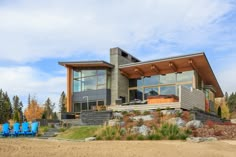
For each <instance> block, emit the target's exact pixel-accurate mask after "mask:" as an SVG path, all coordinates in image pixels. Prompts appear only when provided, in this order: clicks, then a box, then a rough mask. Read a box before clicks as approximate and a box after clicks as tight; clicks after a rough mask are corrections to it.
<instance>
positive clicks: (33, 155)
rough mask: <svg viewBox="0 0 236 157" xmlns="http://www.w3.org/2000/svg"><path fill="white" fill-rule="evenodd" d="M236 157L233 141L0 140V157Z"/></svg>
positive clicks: (235, 143)
mask: <svg viewBox="0 0 236 157" xmlns="http://www.w3.org/2000/svg"><path fill="white" fill-rule="evenodd" d="M13 156H14V157H15V156H17V157H50V156H57V157H80V156H81V157H88V156H89V157H90V156H96V157H106V156H107V157H126V156H129V157H144V156H147V157H158V156H160V157H174V156H179V157H236V141H216V142H203V143H191V142H184V141H93V142H76V141H64V140H63V141H62V140H42V139H32V138H31V139H27V138H17V139H16V138H7V139H3V138H1V139H0V157H13Z"/></svg>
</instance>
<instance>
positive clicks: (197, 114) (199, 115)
mask: <svg viewBox="0 0 236 157" xmlns="http://www.w3.org/2000/svg"><path fill="white" fill-rule="evenodd" d="M190 113H191V115H192V117H193V119H194V120H200V121H202V122H203V123H205V122H206V121H207V120H211V121H214V122H218V123H222V122H229V120H225V119H221V118H220V117H219V116H217V115H216V114H213V113H208V112H204V111H201V110H197V109H193V110H191V111H190Z"/></svg>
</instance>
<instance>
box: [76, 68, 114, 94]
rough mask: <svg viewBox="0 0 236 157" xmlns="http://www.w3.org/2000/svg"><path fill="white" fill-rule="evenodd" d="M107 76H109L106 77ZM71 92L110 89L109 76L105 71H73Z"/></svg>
mask: <svg viewBox="0 0 236 157" xmlns="http://www.w3.org/2000/svg"><path fill="white" fill-rule="evenodd" d="M108 75H109V76H108ZM73 79H74V81H73V90H74V92H81V91H87V90H96V89H106V88H110V83H108V81H111V80H110V74H109V73H108V74H107V70H76V69H75V70H74V71H73Z"/></svg>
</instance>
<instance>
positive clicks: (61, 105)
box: [59, 91, 66, 112]
mask: <svg viewBox="0 0 236 157" xmlns="http://www.w3.org/2000/svg"><path fill="white" fill-rule="evenodd" d="M59 111H60V112H66V95H65V92H64V91H63V92H62V93H61V96H60V100H59Z"/></svg>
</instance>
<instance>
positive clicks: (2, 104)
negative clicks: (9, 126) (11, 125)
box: [0, 89, 12, 123]
mask: <svg viewBox="0 0 236 157" xmlns="http://www.w3.org/2000/svg"><path fill="white" fill-rule="evenodd" d="M11 117H12V107H11V101H10V99H9V97H8V94H7V92H6V93H4V92H3V90H2V89H1V90H0V123H4V122H6V121H8V120H9V119H11Z"/></svg>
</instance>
